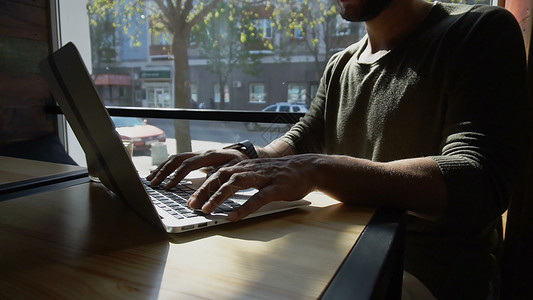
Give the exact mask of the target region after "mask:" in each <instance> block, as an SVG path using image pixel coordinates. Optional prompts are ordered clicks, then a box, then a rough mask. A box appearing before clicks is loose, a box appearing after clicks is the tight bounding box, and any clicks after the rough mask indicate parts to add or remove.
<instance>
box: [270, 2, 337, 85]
mask: <svg viewBox="0 0 533 300" xmlns="http://www.w3.org/2000/svg"><path fill="white" fill-rule="evenodd" d="M335 3H336V1H332V0H314V1H310V0H303V1H294V0H275V1H273V2H272V5H273V7H274V8H273V14H272V18H273V22H274V24H275V27H276V29H277V30H278V31H280V32H281V33H282V37H283V38H284V39H285V41H284V43H286V44H287V43H292V44H293V45H294V46H293V47H292V50H293V51H296V50H297V49H295V48H297V47H298V46H299V45H303V46H304V47H305V49H306V50H307V51H308V52H309V53H310V54H311V55H312V56H313V58H314V63H315V78H316V80H318V79H319V78H320V76H321V71H322V70H323V68H324V63H325V62H326V61H327V59H328V56H329V55H330V52H331V49H330V48H331V47H330V42H329V39H328V38H329V36H330V35H331V34H330V31H331V30H332V28H333V27H334V26H333V25H334V22H335V19H336V17H337V14H338V11H337V7H336V5H335ZM282 42H283V41H282ZM321 47H322V48H321ZM284 48H286V49H289V48H288V47H284ZM321 50H322V51H321ZM321 53H323V55H321ZM284 56H287V54H284Z"/></svg>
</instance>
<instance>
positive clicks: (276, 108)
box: [245, 102, 308, 130]
mask: <svg viewBox="0 0 533 300" xmlns="http://www.w3.org/2000/svg"><path fill="white" fill-rule="evenodd" d="M262 111H267V112H287V113H306V112H307V111H308V109H307V106H305V104H299V103H288V102H278V103H276V104H272V105H269V106H267V107H265V108H264V109H263V110H262ZM280 119H281V120H282V122H279V123H258V122H248V123H245V126H246V128H248V130H259V129H276V130H282V129H289V128H290V127H291V126H292V125H293V122H294V120H293V119H288V118H287V120H286V122H283V117H280Z"/></svg>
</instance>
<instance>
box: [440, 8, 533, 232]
mask: <svg viewBox="0 0 533 300" xmlns="http://www.w3.org/2000/svg"><path fill="white" fill-rule="evenodd" d="M483 9H484V8H481V9H480V10H483ZM481 12H482V13H481V14H479V16H476V18H472V19H473V21H472V22H462V23H458V24H461V25H458V27H459V28H454V29H452V30H458V31H463V32H467V34H463V35H455V36H461V38H460V39H455V40H453V39H450V40H451V42H453V43H454V47H453V48H452V47H450V49H453V50H452V51H451V52H450V53H451V55H453V57H454V58H455V59H453V60H450V61H452V62H455V63H450V64H451V65H450V68H449V70H450V74H447V76H444V78H447V82H446V90H447V91H448V97H447V99H448V100H447V102H446V103H447V112H446V117H445V123H444V126H443V138H442V147H441V153H440V154H439V155H436V156H433V157H432V158H433V159H434V160H435V161H436V162H437V164H438V165H439V167H440V169H441V171H442V173H443V175H444V179H445V182H446V186H447V191H448V196H449V205H448V211H447V218H446V221H448V222H452V223H454V224H456V225H461V227H463V228H464V226H469V225H471V226H474V225H477V226H479V225H483V224H487V223H489V222H490V221H491V220H494V219H495V218H496V217H498V216H499V215H501V214H502V213H503V212H504V211H505V209H506V208H507V205H508V201H509V198H510V194H511V192H512V189H513V186H514V183H515V182H516V179H517V176H518V175H519V174H520V173H521V171H522V170H523V165H524V163H525V160H524V158H525V153H526V151H525V150H526V147H525V144H526V141H527V138H528V136H529V135H528V134H527V133H528V132H529V124H528V123H529V122H528V120H527V114H528V112H529V105H528V103H527V82H526V76H527V75H526V64H525V61H526V60H525V49H524V48H525V47H524V43H523V38H522V35H521V32H520V29H519V27H518V24H517V22H516V20H515V19H514V17H513V16H512V15H511V14H510V13H508V12H507V11H506V10H503V9H492V8H491V9H489V10H488V11H486V12H483V11H481ZM471 13H472V14H474V13H477V12H471Z"/></svg>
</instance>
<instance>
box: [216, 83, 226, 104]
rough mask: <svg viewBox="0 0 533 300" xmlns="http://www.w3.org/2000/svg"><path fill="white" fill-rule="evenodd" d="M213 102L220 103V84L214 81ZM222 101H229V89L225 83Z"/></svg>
mask: <svg viewBox="0 0 533 300" xmlns="http://www.w3.org/2000/svg"><path fill="white" fill-rule="evenodd" d="M214 88H215V102H216V103H220V84H218V83H215V86H214ZM224 102H225V103H228V102H229V89H228V86H227V85H224Z"/></svg>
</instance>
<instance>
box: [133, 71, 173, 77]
mask: <svg viewBox="0 0 533 300" xmlns="http://www.w3.org/2000/svg"><path fill="white" fill-rule="evenodd" d="M139 77H140V78H142V79H160V78H164V79H170V70H153V71H141V74H140V76H139Z"/></svg>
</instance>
